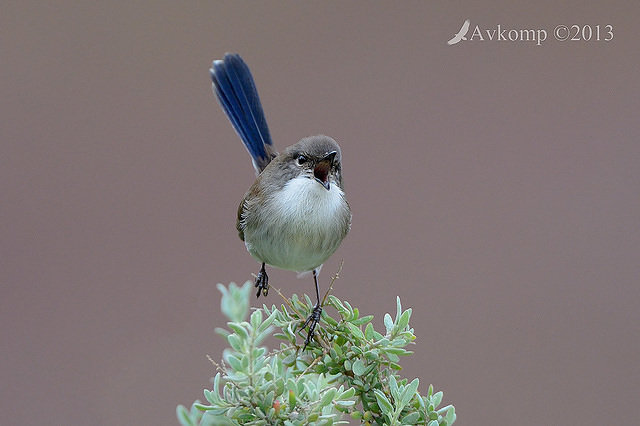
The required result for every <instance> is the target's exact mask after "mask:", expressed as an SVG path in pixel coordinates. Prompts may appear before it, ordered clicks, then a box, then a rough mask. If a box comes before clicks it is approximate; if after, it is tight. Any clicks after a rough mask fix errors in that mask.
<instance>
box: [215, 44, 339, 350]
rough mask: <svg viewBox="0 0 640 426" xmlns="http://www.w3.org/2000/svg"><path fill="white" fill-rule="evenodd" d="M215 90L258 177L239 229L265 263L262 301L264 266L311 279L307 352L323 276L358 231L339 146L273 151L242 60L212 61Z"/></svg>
mask: <svg viewBox="0 0 640 426" xmlns="http://www.w3.org/2000/svg"><path fill="white" fill-rule="evenodd" d="M210 73H211V78H212V80H213V91H214V93H215V95H216V97H217V98H218V101H219V102H220V105H221V106H222V109H223V110H224V112H225V113H226V115H227V117H228V118H229V120H230V121H231V124H232V125H233V128H234V129H235V130H236V132H237V133H238V136H240V139H241V140H242V142H243V143H244V146H245V147H246V148H247V150H248V151H249V154H251V159H252V161H253V166H254V167H255V169H256V172H257V174H258V175H257V178H256V181H255V182H254V184H253V185H251V187H250V188H249V190H248V191H247V192H246V194H245V196H244V198H243V199H242V202H241V203H240V206H239V207H238V218H237V222H236V228H237V229H238V234H239V236H240V239H241V240H243V241H244V243H245V246H246V247H247V250H248V251H249V253H250V254H251V256H253V258H254V259H256V260H257V261H258V262H260V263H261V267H260V272H259V273H258V275H257V277H256V281H255V286H256V287H257V289H258V293H257V296H258V297H260V294H261V293H262V294H263V295H264V296H266V295H267V293H268V291H269V277H268V276H267V271H266V269H265V265H270V266H274V267H276V268H280V269H286V270H290V271H297V272H299V273H305V272H312V273H313V279H314V282H315V287H316V305H315V306H314V308H313V311H312V312H311V315H310V316H309V318H307V320H306V321H305V323H304V324H303V326H302V327H303V328H305V327H306V326H307V325H308V326H309V334H308V335H307V338H306V340H305V347H306V346H307V345H308V344H309V342H310V341H311V339H312V338H313V335H314V332H315V328H316V325H317V324H318V322H319V321H320V316H321V313H322V307H321V305H320V294H319V290H318V273H319V271H320V268H321V267H322V264H323V263H324V262H325V261H326V260H327V259H328V258H329V257H330V256H331V255H332V254H333V253H334V252H335V251H336V249H337V248H338V246H340V243H341V242H342V240H343V239H344V237H345V236H346V235H347V233H348V232H349V229H350V227H351V210H350V208H349V204H348V203H347V200H346V198H345V194H344V191H343V187H342V157H341V152H340V147H339V146H338V144H337V143H336V141H334V140H333V139H331V138H330V137H328V136H324V135H317V136H311V137H307V138H303V139H301V140H300V141H299V142H297V143H295V144H293V145H291V146H290V147H288V148H286V149H285V150H284V151H283V152H282V153H281V154H278V153H277V152H276V150H275V148H274V146H273V142H272V140H271V135H270V133H269V128H268V127H267V122H266V119H265V116H264V112H263V110H262V105H261V103H260V98H259V97H258V92H257V90H256V86H255V83H254V81H253V77H252V76H251V72H250V71H249V67H248V66H247V65H246V64H245V62H244V61H243V60H242V58H241V57H240V56H239V55H237V54H231V53H227V54H226V55H225V56H224V59H222V60H217V61H213V67H212V68H211V70H210Z"/></svg>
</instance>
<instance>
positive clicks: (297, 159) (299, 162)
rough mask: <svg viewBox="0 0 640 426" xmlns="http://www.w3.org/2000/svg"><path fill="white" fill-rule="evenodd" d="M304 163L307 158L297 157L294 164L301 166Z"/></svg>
mask: <svg viewBox="0 0 640 426" xmlns="http://www.w3.org/2000/svg"><path fill="white" fill-rule="evenodd" d="M306 162H307V157H305V156H304V155H298V158H296V163H298V166H302V165H303V164H304V163H306Z"/></svg>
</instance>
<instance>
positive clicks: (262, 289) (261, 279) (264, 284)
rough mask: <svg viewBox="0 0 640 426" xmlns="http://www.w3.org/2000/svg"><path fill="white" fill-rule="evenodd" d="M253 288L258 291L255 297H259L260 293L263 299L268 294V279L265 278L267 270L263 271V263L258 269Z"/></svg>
mask: <svg viewBox="0 0 640 426" xmlns="http://www.w3.org/2000/svg"><path fill="white" fill-rule="evenodd" d="M254 286H255V287H256V288H257V289H258V293H256V297H260V293H262V295H263V296H264V297H267V294H269V277H268V276H267V270H266V269H264V263H263V264H262V267H261V268H260V272H258V276H257V277H256V282H255V284H254Z"/></svg>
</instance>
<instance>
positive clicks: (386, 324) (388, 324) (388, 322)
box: [384, 313, 393, 334]
mask: <svg viewBox="0 0 640 426" xmlns="http://www.w3.org/2000/svg"><path fill="white" fill-rule="evenodd" d="M384 328H386V329H387V334H388V333H391V330H393V319H392V318H391V315H389V314H388V313H387V314H384Z"/></svg>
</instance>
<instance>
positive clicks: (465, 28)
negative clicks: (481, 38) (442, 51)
mask: <svg viewBox="0 0 640 426" xmlns="http://www.w3.org/2000/svg"><path fill="white" fill-rule="evenodd" d="M470 24H471V20H469V19H467V20H466V21H464V23H463V24H462V26H461V27H460V31H458V33H457V34H456V35H454V36H453V38H452V39H451V40H449V41H448V42H447V44H448V45H449V46H451V45H452V44H457V43H460V41H461V40H466V39H467V37H465V36H466V35H467V32H468V31H469V25H470Z"/></svg>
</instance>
